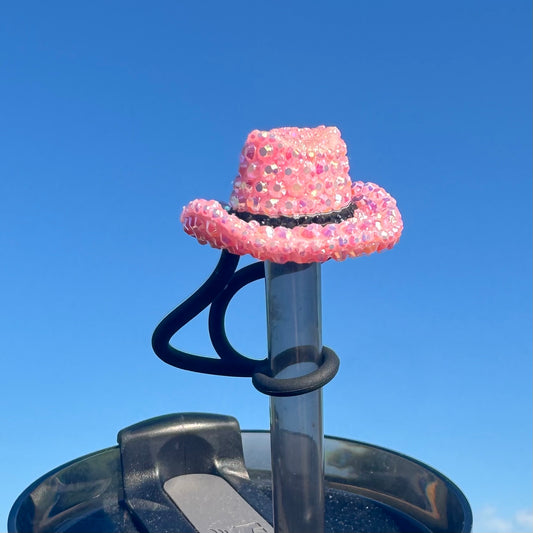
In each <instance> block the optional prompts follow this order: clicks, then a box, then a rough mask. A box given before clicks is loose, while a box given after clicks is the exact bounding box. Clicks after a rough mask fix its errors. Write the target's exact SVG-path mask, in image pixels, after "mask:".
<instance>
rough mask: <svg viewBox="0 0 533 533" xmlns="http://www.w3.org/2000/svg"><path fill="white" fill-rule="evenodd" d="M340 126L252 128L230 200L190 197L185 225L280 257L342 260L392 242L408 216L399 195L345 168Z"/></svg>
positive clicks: (236, 246) (204, 238)
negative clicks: (398, 201)
mask: <svg viewBox="0 0 533 533" xmlns="http://www.w3.org/2000/svg"><path fill="white" fill-rule="evenodd" d="M348 169H349V165H348V158H347V157H346V144H345V143H344V141H343V140H342V139H341V136H340V131H339V130H338V129H337V128H335V127H325V126H319V127H317V128H277V129H273V130H270V131H259V130H254V131H252V133H250V134H249V135H248V139H247V140H246V143H245V145H244V148H243V149H242V153H241V156H240V166H239V174H238V175H237V177H236V178H235V181H234V182H233V192H232V193H231V196H230V201H229V204H225V203H220V202H217V201H216V200H193V201H192V202H190V203H189V204H188V205H187V206H185V207H184V208H183V212H182V214H181V222H182V223H183V226H184V229H185V232H186V233H188V234H189V235H192V236H193V237H196V239H197V240H198V242H200V243H201V244H207V243H209V244H210V245H211V246H213V247H214V248H222V249H226V250H228V251H229V252H231V253H233V254H237V255H244V254H250V255H252V256H253V257H255V258H257V259H259V260H262V261H264V260H268V261H272V262H275V263H286V262H288V261H293V262H295V263H314V262H319V263H322V262H324V261H327V260H328V259H335V260H337V261H343V260H344V259H346V258H347V257H357V256H360V255H363V254H370V253H372V252H376V251H377V252H381V251H383V250H386V249H389V248H392V247H393V246H394V245H395V244H396V243H397V242H398V240H399V238H400V235H401V233H402V228H403V223H402V218H401V215H400V212H399V211H398V208H397V207H396V201H395V200H394V198H393V197H392V196H390V195H389V194H388V193H387V192H386V191H385V190H384V189H382V188H381V187H378V186H377V185H375V184H373V183H363V182H361V181H356V182H354V183H352V181H351V179H350V176H349V175H348Z"/></svg>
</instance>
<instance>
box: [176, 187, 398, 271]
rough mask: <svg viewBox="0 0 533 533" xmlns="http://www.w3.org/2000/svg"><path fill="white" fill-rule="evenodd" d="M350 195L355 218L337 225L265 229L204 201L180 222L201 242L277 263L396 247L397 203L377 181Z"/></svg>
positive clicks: (196, 202)
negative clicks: (354, 208) (355, 207)
mask: <svg viewBox="0 0 533 533" xmlns="http://www.w3.org/2000/svg"><path fill="white" fill-rule="evenodd" d="M352 197H353V201H354V202H355V204H356V205H357V209H356V210H355V211H354V214H353V217H351V218H349V219H346V220H344V221H343V222H340V223H338V224H327V225H324V226H322V225H319V224H309V225H307V226H296V227H294V228H292V229H289V228H284V227H282V226H278V227H271V226H265V225H260V224H259V223H258V222H256V221H255V220H252V221H251V222H245V221H244V220H241V219H240V218H238V217H237V216H236V215H234V214H230V213H228V212H227V211H226V210H225V209H224V207H223V206H222V204H220V202H217V201H216V200H201V199H200V200H193V201H192V202H190V203H189V204H188V205H187V206H185V207H184V208H183V212H182V214H181V222H182V223H183V227H184V230H185V232H186V233H188V234H189V235H191V236H193V237H196V239H197V240H198V242H199V243H200V244H210V245H211V246H212V247H213V248H219V249H225V250H228V251H229V252H231V253H233V254H237V255H245V254H250V255H251V256H253V257H255V258H256V259H259V260H261V261H265V260H268V261H272V262H274V263H287V262H288V261H292V262H294V263H323V262H325V261H327V260H328V259H335V260H336V261H343V260H344V259H347V258H348V257H358V256H360V255H366V254H370V253H372V252H381V251H383V250H387V249H390V248H392V247H393V246H394V245H395V244H396V243H397V242H398V240H399V238H400V235H401V233H402V229H403V222H402V218H401V215H400V212H399V210H398V208H397V207H396V200H394V198H393V197H392V196H390V195H389V194H388V193H387V192H386V191H385V190H384V189H382V188H381V187H378V186H377V185H375V184H374V183H363V182H361V181H357V182H354V183H353V185H352Z"/></svg>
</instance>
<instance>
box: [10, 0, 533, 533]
mask: <svg viewBox="0 0 533 533" xmlns="http://www.w3.org/2000/svg"><path fill="white" fill-rule="evenodd" d="M530 26H531V5H530V2H526V1H524V0H513V1H508V2H504V1H499V0H498V1H494V0H483V1H466V2H465V1H456V0H452V1H448V2H427V1H406V2H395V1H384V0H378V1H373V2H370V1H348V0H346V1H336V0H333V1H331V2H328V3H326V2H312V1H298V2H289V1H288V2H286V3H285V2H278V1H270V2H250V1H247V2H215V1H209V2H197V3H193V2H180V1H176V2H170V1H161V2H129V1H128V2H126V1H111V2H66V1H64V2H51V3H50V2H48V3H42V2H14V3H6V4H4V5H3V6H2V8H1V13H0V58H1V59H0V61H1V63H0V202H1V208H0V217H1V228H2V229H1V232H0V253H1V263H0V275H1V293H2V297H1V307H0V313H1V317H0V328H1V344H0V346H1V365H2V366H1V375H2V387H1V393H0V394H1V396H2V398H1V409H2V411H1V413H2V420H1V425H0V451H1V456H2V460H1V461H0V468H1V470H0V472H1V479H2V483H1V485H0V524H5V521H6V519H7V513H8V511H9V508H10V507H11V505H12V503H13V501H14V500H15V498H16V496H17V495H18V494H19V493H20V492H21V491H22V490H23V489H24V488H25V487H26V486H27V485H28V484H30V483H31V482H32V481H33V480H34V479H36V478H37V477H38V476H40V475H42V474H44V473H45V472H47V471H49V470H50V469H52V468H53V467H55V466H57V465H59V464H62V463H64V462H66V461H68V460H70V459H73V458H75V457H79V456H80V455H83V454H85V453H88V452H91V451H95V450H98V449H101V448H104V447H107V446H111V445H113V444H114V443H115V438H116V433H117V431H118V430H119V429H121V428H123V427H125V426H127V425H129V424H132V423H134V422H137V421H140V420H143V419H145V418H149V417H152V416H156V415H160V414H165V413H170V412H179V411H207V412H217V413H224V414H230V415H233V416H236V417H237V418H238V419H239V421H240V423H241V426H242V427H243V428H266V427H268V400H267V398H266V397H262V396H261V395H260V394H259V393H257V392H256V390H255V389H254V388H253V387H252V385H251V383H250V381H249V380H247V379H236V378H218V377H213V376H203V375H192V374H189V373H186V372H183V371H179V370H175V369H173V368H171V367H168V366H166V365H164V364H163V363H162V362H161V361H160V360H159V359H157V357H156V356H155V355H154V354H153V353H152V351H151V348H150V337H151V333H152V331H153V328H154V327H155V326H156V324H157V323H158V322H159V321H160V319H161V318H163V316H164V315H165V314H166V313H167V312H168V311H169V310H170V309H172V308H173V307H174V306H175V305H177V304H178V303H179V302H180V301H181V300H182V299H184V298H185V297H186V296H188V295H189V294H190V293H191V292H192V291H194V290H195V289H196V288H197V287H198V286H199V285H200V284H201V283H202V282H203V281H204V279H205V278H206V277H207V276H208V275H209V273H210V272H211V271H212V269H213V267H214V265H215V263H216V262H217V260H218V252H217V251H215V250H213V249H211V248H208V247H205V246H200V245H199V244H198V243H197V242H196V241H195V240H193V239H191V238H190V237H188V236H187V235H185V234H184V233H183V231H182V230H181V227H180V224H179V220H178V217H179V213H180V210H181V207H182V206H183V205H184V204H185V203H187V202H188V201H189V200H191V199H193V198H199V197H203V198H215V199H220V200H227V199H228V198H229V193H230V190H231V182H232V180H233V177H234V176H235V173H236V171H237V167H238V154H239V151H240V149H241V147H242V143H243V141H244V139H245V138H246V135H247V134H248V132H249V131H250V130H252V129H255V128H260V129H270V128H273V127H279V126H288V125H294V126H316V125H319V124H327V125H336V126H338V127H339V128H340V130H341V132H342V134H343V137H344V139H345V140H346V142H347V145H348V150H349V156H350V162H351V176H352V179H366V180H372V181H376V182H377V183H379V184H381V185H382V186H384V187H385V188H386V189H387V190H389V191H390V192H391V193H392V194H393V195H394V196H395V197H396V198H397V200H398V205H399V207H400V209H401V211H402V214H403V218H404V222H405V231H404V235H403V237H402V240H401V242H400V244H399V245H398V246H397V247H396V248H395V249H394V250H393V251H390V252H386V253H385V254H382V255H381V254H380V255H377V254H376V255H373V256H370V257H365V258H361V259H356V260H348V261H346V262H344V263H333V262H330V263H327V264H326V265H324V267H323V269H322V277H323V322H324V324H323V338H324V342H325V344H327V345H329V346H331V347H333V348H334V349H335V350H336V351H337V352H338V354H339V355H340V357H341V370H340V372H339V374H338V376H337V377H336V378H335V380H333V382H332V383H330V384H329V385H328V386H327V387H326V389H325V392H324V402H325V429H326V432H327V433H329V434H333V435H338V436H343V437H348V438H353V439H357V440H363V441H367V442H371V443H374V444H378V445H381V446H385V447H388V448H392V449H394V450H397V451H401V452H403V453H405V454H407V455H410V456H413V457H416V458H418V459H419V460H421V461H424V462H426V463H428V464H430V465H432V466H433V467H435V468H437V469H438V470H440V471H442V472H443V473H444V474H446V475H447V476H449V477H450V478H451V479H452V480H453V481H454V482H455V483H457V484H458V485H459V486H460V488H461V489H462V490H463V491H464V492H465V494H466V495H467V497H468V498H469V500H470V502H471V505H472V507H473V510H474V514H475V522H476V525H475V528H476V529H475V531H477V532H484V533H487V532H496V533H497V532H518V533H524V532H527V531H532V529H533V526H532V523H533V518H532V515H531V499H532V487H531V469H532V461H531V459H532V457H531V456H532V453H531V449H532V423H531V415H532V412H531V400H532V394H531V381H532V380H531V370H532V358H531V304H530V299H531V247H530V246H531V207H530V201H531V152H530V146H531V122H530V120H531V119H530V117H531V99H530V98H531V74H530V73H531V47H530V43H531V28H530ZM264 320H265V314H264V295H263V288H262V286H261V283H257V284H255V285H254V286H253V287H248V288H247V289H246V290H244V291H243V293H242V294H239V295H238V297H236V298H235V301H234V303H233V304H232V307H231V309H230V311H229V313H228V331H229V335H230V337H231V339H232V341H233V342H234V344H235V345H236V346H237V347H238V348H239V349H241V350H242V351H244V352H245V353H249V354H250V355H254V356H257V357H259V356H263V355H264V353H265V350H266V340H265V338H266V337H265V326H264ZM176 344H177V345H180V346H182V347H184V348H185V349H190V350H192V351H196V352H197V353H212V349H211V348H210V345H209V342H208V337H207V329H206V321H205V316H201V317H199V318H198V319H197V320H196V322H194V323H191V324H190V325H189V326H187V328H186V329H185V330H184V331H183V333H182V334H181V335H180V336H179V338H178V339H176ZM2 527H4V526H2V525H0V528H2Z"/></svg>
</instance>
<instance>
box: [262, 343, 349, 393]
mask: <svg viewBox="0 0 533 533" xmlns="http://www.w3.org/2000/svg"><path fill="white" fill-rule="evenodd" d="M297 349H298V348H292V350H297ZM284 355H285V354H284ZM339 364H340V361H339V358H338V356H337V354H336V353H335V352H334V351H333V350H332V349H331V348H328V347H327V346H324V347H323V348H322V363H321V365H320V366H319V367H318V368H317V369H316V370H313V371H312V372H310V373H309V374H306V375H305V376H300V377H297V378H274V377H272V376H269V375H268V373H267V372H268V371H267V370H266V369H264V370H263V371H259V372H255V373H254V374H253V375H252V383H253V385H254V387H255V388H256V389H257V390H258V391H259V392H262V393H263V394H267V395H268V396H298V395H300V394H306V393H308V392H312V391H314V390H317V389H320V388H321V387H323V386H324V385H325V384H326V383H329V382H330V381H331V380H332V379H333V378H334V377H335V374H337V371H338V370H339Z"/></svg>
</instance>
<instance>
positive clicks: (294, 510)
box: [265, 261, 324, 533]
mask: <svg viewBox="0 0 533 533" xmlns="http://www.w3.org/2000/svg"><path fill="white" fill-rule="evenodd" d="M265 281H266V302H267V336H268V354H269V360H270V365H271V368H272V370H273V375H274V376H275V377H277V378H292V377H299V376H302V375H305V374H307V373H309V372H311V371H312V370H314V369H316V368H317V366H318V364H319V362H320V359H321V355H320V353H321V350H322V316H321V292H320V264H318V263H312V264H308V265H298V264H296V263H287V264H284V265H280V264H276V263H272V262H269V261H265ZM295 347H305V357H303V352H302V357H300V356H299V355H298V351H297V350H295V352H296V355H295V357H293V358H292V360H287V358H286V354H285V355H284V356H283V357H280V354H282V353H283V352H284V351H285V350H287V349H289V348H295ZM310 354H311V357H310ZM270 440H271V455H272V492H273V496H272V499H273V507H274V530H275V532H276V533H321V532H323V531H324V459H323V426H322V391H321V390H320V389H319V390H316V391H313V392H310V393H307V394H302V395H300V396H291V397H271V400H270Z"/></svg>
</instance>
